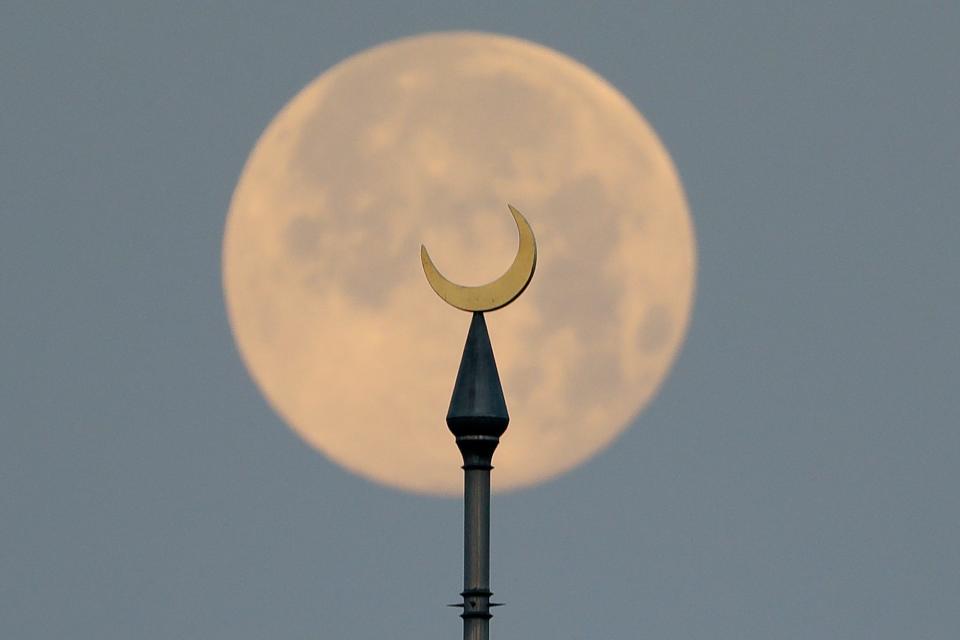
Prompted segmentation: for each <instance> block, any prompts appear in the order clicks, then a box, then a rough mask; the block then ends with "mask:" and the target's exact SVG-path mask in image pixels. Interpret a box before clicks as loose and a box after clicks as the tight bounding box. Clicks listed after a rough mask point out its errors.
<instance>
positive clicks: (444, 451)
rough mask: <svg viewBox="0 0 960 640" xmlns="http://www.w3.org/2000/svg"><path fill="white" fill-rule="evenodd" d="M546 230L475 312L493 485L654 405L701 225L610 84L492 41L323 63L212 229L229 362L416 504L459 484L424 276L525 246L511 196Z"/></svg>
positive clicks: (517, 45)
mask: <svg viewBox="0 0 960 640" xmlns="http://www.w3.org/2000/svg"><path fill="white" fill-rule="evenodd" d="M508 202H510V203H513V204H514V205H516V206H517V208H518V209H520V210H521V211H523V212H524V214H525V215H526V216H527V218H528V219H529V221H530V224H531V225H532V227H533V228H534V229H536V234H537V242H538V262H537V277H536V278H535V279H534V280H533V282H532V283H531V284H530V286H529V288H528V289H527V290H526V292H525V293H524V295H523V296H522V297H520V298H519V299H517V300H516V301H515V302H514V303H513V304H511V305H510V306H508V307H505V308H503V309H500V310H498V311H495V312H493V313H489V314H487V322H488V326H489V328H490V337H491V341H492V343H493V348H494V351H495V354H496V358H497V363H498V367H499V370H500V377H501V380H502V382H503V389H504V395H505V397H506V401H507V406H508V409H509V411H510V416H511V421H510V427H509V428H508V429H507V431H506V433H505V434H504V436H503V437H502V438H501V444H500V447H499V448H498V450H497V454H496V456H495V458H494V464H495V465H496V466H497V471H496V473H495V474H494V483H495V489H496V490H498V491H502V490H511V489H517V488H520V487H525V486H530V485H533V484H536V483H539V482H543V481H545V480H548V479H550V478H553V477H555V476H557V475H558V474H561V473H563V472H564V471H567V470H569V469H572V468H574V467H576V466H577V465H579V464H581V463H584V462H585V461H587V460H589V459H590V458H591V457H592V456H594V455H595V454H596V453H597V452H599V451H601V450H602V449H604V448H605V447H607V446H609V445H610V444H611V443H612V442H613V441H614V440H615V439H616V437H617V436H618V435H619V434H620V433H622V432H623V431H624V430H625V429H626V428H628V427H629V426H630V425H631V424H634V423H635V422H637V420H636V417H637V415H638V414H639V413H640V412H641V410H642V409H643V407H644V406H646V405H647V403H649V401H650V400H651V398H653V396H654V395H655V393H656V391H657V389H658V388H659V387H660V385H661V384H662V382H663V380H664V378H665V377H666V375H667V373H668V372H669V370H670V367H671V365H672V363H673V362H674V360H675V358H676V356H677V353H678V351H679V349H680V347H681V345H682V342H683V338H684V335H685V332H686V328H687V325H688V323H689V318H690V312H691V307H692V303H693V292H694V281H695V272H696V247H695V241H694V231H693V225H692V222H691V218H690V214H689V211H688V208H687V204H686V199H685V196H684V193H683V188H682V185H681V183H680V180H679V177H678V175H677V171H676V169H675V167H674V165H673V162H672V161H671V159H670V156H669V154H668V153H667V151H666V149H665V148H664V146H663V144H662V143H661V142H660V141H659V139H658V138H657V135H656V134H655V133H654V131H653V129H652V128H651V126H650V125H649V124H648V123H647V121H646V120H645V119H644V118H643V116H642V115H640V113H639V112H638V111H637V110H636V108H634V107H633V105H632V104H631V103H630V102H629V101H628V100H627V99H626V98H625V97H624V96H623V95H621V94H620V93H619V92H618V91H617V90H616V89H615V88H614V87H613V86H611V85H610V84H609V83H608V82H606V81H605V80H604V79H603V78H601V77H600V76H598V75H597V74H596V73H594V72H592V71H591V70H590V69H588V68H587V67H585V66H583V65H582V64H580V63H578V62H576V61H575V60H572V59H571V58H569V57H566V56H565V55H563V54H561V53H558V52H556V51H554V50H552V49H549V48H546V47H544V46H541V45H538V44H534V43H531V42H528V41H525V40H521V39H517V38H512V37H505V36H501V35H493V34H484V33H464V32H448V33H435V34H426V35H421V36H416V37H411V38H406V39H402V40H397V41H394V42H389V43H387V44H383V45H380V46H377V47H374V48H372V49H369V50H366V51H363V52H361V53H359V54H357V55H354V56H352V57H350V58H348V59H346V60H344V61H343V62H341V63H339V64H337V65H336V66H334V67H333V68H331V69H329V70H328V71H326V72H325V73H323V74H322V75H320V76H319V77H317V78H316V79H314V80H313V81H312V82H311V83H310V84H308V85H307V86H306V87H305V88H304V89H303V90H302V91H301V92H300V93H299V94H297V95H296V96H295V97H294V98H293V99H292V100H290V101H289V103H287V104H286V106H284V107H283V108H282V109H281V110H280V111H279V113H278V114H277V115H276V117H274V119H273V121H272V122H271V123H270V124H269V126H268V127H267V128H266V130H265V131H264V132H263V133H262V135H261V136H260V138H259V140H258V141H257V143H256V145H255V147H254V148H253V150H252V152H251V153H250V156H249V158H248V160H247V162H246V165H245V167H244V169H243V172H242V175H241V176H240V179H239V181H238V183H237V186H236V189H235V191H234V194H233V199H232V201H231V204H230V209H229V213H228V215H227V221H226V228H225V232H224V238H223V263H222V266H223V287H224V297H225V303H226V307H227V314H228V317H229V322H230V327H231V329H232V332H233V335H234V338H235V340H236V344H237V346H238V349H239V352H240V354H241V357H242V359H243V361H244V363H245V365H246V367H247V369H248V370H249V372H250V375H251V377H252V378H253V380H254V381H255V383H256V385H257V387H259V389H260V391H261V392H262V393H263V395H264V397H265V398H266V399H267V401H268V402H269V404H270V405H271V406H272V407H273V409H274V410H275V411H276V413H277V414H278V415H279V416H280V417H281V418H282V419H283V421H284V422H286V423H287V424H288V425H289V426H290V427H292V429H293V430H294V431H295V432H296V433H297V434H298V435H299V436H300V437H301V438H303V440H305V441H306V442H307V443H309V444H310V445H311V446H313V447H315V448H316V449H318V450H319V451H321V452H323V453H324V454H325V455H326V456H327V457H328V458H329V459H330V460H333V461H334V462H336V463H337V464H339V465H341V466H342V467H344V468H345V469H348V470H349V471H351V472H353V473H356V474H358V475H360V476H362V477H364V478H367V479H369V480H371V481H374V482H377V483H381V484H384V485H388V486H390V487H394V488H398V489H402V490H406V491H412V492H417V493H427V494H443V495H450V494H456V493H459V492H460V491H461V490H462V489H461V488H462V472H461V471H460V468H459V467H460V464H461V461H460V458H459V452H458V451H457V448H456V446H455V444H454V441H453V437H452V436H451V434H450V433H449V431H448V430H447V428H446V425H445V424H444V416H445V414H446V409H447V404H448V403H449V400H450V394H451V391H452V389H453V383H454V379H455V377H456V373H457V367H458V364H459V358H460V352H461V350H462V346H463V341H464V338H465V336H466V331H467V328H468V326H469V322H470V316H469V314H465V313H463V312H461V311H458V310H455V309H452V308H451V307H449V306H448V305H446V304H441V301H440V300H438V299H437V297H436V296H435V295H434V293H433V291H431V289H430V287H429V286H428V285H427V283H426V282H424V278H423V274H422V273H421V265H420V262H419V261H418V260H417V254H418V247H419V245H420V244H421V243H423V244H425V245H426V246H429V247H430V249H431V252H432V254H433V257H434V259H435V260H436V263H437V264H438V265H441V266H442V269H443V271H444V273H445V274H446V275H447V276H449V277H450V279H451V280H453V281H454V282H461V283H468V284H479V283H484V282H489V281H490V280H493V279H494V278H496V277H497V276H499V275H500V274H501V273H502V270H503V265H505V264H510V262H511V260H512V259H513V257H514V255H515V254H516V252H517V247H518V244H517V240H516V236H517V234H516V231H515V229H514V228H513V227H514V225H513V222H512V221H511V220H510V218H509V217H508V216H505V215H503V207H504V206H505V205H506V203H508Z"/></svg>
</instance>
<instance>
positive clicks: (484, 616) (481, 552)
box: [447, 313, 510, 640]
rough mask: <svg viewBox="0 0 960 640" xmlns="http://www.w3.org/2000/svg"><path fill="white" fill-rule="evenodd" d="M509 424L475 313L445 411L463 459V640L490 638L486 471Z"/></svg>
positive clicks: (481, 321)
mask: <svg viewBox="0 0 960 640" xmlns="http://www.w3.org/2000/svg"><path fill="white" fill-rule="evenodd" d="M509 422H510V417H509V416H508V414H507V406H506V403H505V402H504V400H503V390H502V389H501V387H500V376H499V374H498V373H497V365H496V362H495V361H494V358H493V349H492V348H491V347H490V337H489V335H488V334H487V325H486V323H485V322H484V319H483V314H482V313H475V314H473V320H472V321H471V323H470V331H469V332H468V333H467V342H466V345H464V349H463V358H462V359H461V361H460V370H459V371H458V372H457V382H456V384H455V385H454V389H453V397H452V398H451V400H450V410H449V411H448V412H447V426H448V427H449V428H450V431H451V432H453V435H454V436H455V437H456V439H457V447H458V448H459V449H460V453H461V454H462V455H463V592H461V594H460V595H462V596H463V604H462V605H461V606H462V607H463V613H462V614H461V617H462V618H463V640H489V638H490V618H492V617H493V616H492V615H491V613H490V607H491V606H496V605H492V604H491V603H490V596H491V595H493V594H491V592H490V471H491V469H493V466H492V465H491V461H492V460H493V452H494V451H495V450H496V448H497V445H498V444H499V443H500V436H501V435H503V432H504V431H505V430H506V428H507V424H508V423H509Z"/></svg>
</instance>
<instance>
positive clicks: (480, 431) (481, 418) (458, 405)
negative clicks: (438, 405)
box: [447, 313, 510, 438]
mask: <svg viewBox="0 0 960 640" xmlns="http://www.w3.org/2000/svg"><path fill="white" fill-rule="evenodd" d="M509 422H510V416H509V415H508V414H507V403H506V402H505V401H504V399H503V388H502V387H501V386H500V375H499V374H498V373H497V362H496V360H494V358H493V348H492V347H491V346H490V335H489V334H488V333H487V323H486V322H485V321H484V319H483V314H482V313H474V314H473V319H472V320H471V321H470V331H469V332H468V333H467V342H466V344H465V345H464V346H463V357H462V358H461V359H460V370H459V371H458V372H457V382H456V384H454V386H453V397H452V398H450V409H449V410H448V411H447V426H448V427H450V431H452V432H453V435H455V436H457V437H460V436H466V435H477V436H493V437H495V438H499V437H500V436H501V435H503V432H504V431H506V429H507V424H508V423H509Z"/></svg>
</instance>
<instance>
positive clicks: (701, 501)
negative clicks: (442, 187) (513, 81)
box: [0, 0, 960, 640]
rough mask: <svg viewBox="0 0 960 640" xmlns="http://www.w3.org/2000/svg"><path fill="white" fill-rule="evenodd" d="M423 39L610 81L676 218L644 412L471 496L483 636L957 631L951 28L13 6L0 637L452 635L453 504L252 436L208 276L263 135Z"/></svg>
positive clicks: (958, 26)
mask: <svg viewBox="0 0 960 640" xmlns="http://www.w3.org/2000/svg"><path fill="white" fill-rule="evenodd" d="M447 30H458V31H463V30H469V31H480V32H489V33H499V34H504V35H510V36H515V37H519V38H524V39H527V40H530V41H532V42H535V43H539V44H542V45H545V46H547V47H550V48H552V49H555V50H556V51H558V52H561V53H563V54H565V55H567V56H570V57H572V58H574V59H576V60H578V61H580V62H581V63H583V64H584V65H586V66H588V67H589V68H590V69H592V70H593V71H594V72H595V73H597V74H599V75H600V76H602V77H604V78H605V79H606V80H607V81H609V82H610V83H612V84H613V85H614V86H615V87H616V88H617V89H618V90H619V91H620V92H621V93H622V94H623V95H624V96H626V97H627V98H628V99H629V100H630V101H632V103H633V104H634V106H635V107H636V108H637V109H639V111H640V112H642V113H643V115H644V116H645V117H646V119H647V120H648V121H649V123H650V124H651V125H652V126H653V128H654V129H655V130H656V132H657V135H658V136H659V138H660V140H661V141H662V142H663V144H664V146H665V147H666V148H667V149H668V151H669V153H670V155H671V157H672V159H673V162H674V164H675V165H676V169H677V171H678V172H679V175H680V178H681V180H682V183H683V188H684V190H685V193H686V197H687V201H688V204H689V208H690V214H691V216H692V219H693V223H694V226H695V231H696V252H697V275H696V292H695V294H694V302H693V311H692V316H691V320H690V325H689V328H688V330H687V337H686V340H685V342H684V344H683V346H682V349H681V351H680V353H679V357H678V358H677V359H676V361H675V363H674V365H673V367H672V370H671V371H670V374H669V375H668V376H667V378H666V380H665V382H664V383H663V385H662V388H661V389H660V392H659V393H658V394H657V395H656V397H655V398H654V400H653V401H652V403H651V404H650V405H649V406H648V407H647V408H646V409H645V410H644V411H643V412H642V413H641V414H640V415H639V416H638V417H637V418H636V419H635V420H634V421H633V424H632V426H631V427H630V428H629V429H627V430H626V431H625V432H624V433H623V434H622V435H621V436H620V437H619V438H618V439H616V440H615V441H614V442H613V443H612V445H611V446H610V447H609V448H607V449H605V450H603V451H601V452H600V453H599V455H597V456H596V457H594V458H592V459H590V460H588V461H587V462H586V463H585V464H583V465H582V466H579V467H577V468H575V469H574V470H573V471H571V472H569V473H567V474H564V475H562V476H560V477H558V478H555V479H552V480H549V481H547V482H545V483H543V484H539V485H536V486H533V487H528V488H523V489H520V490H517V491H514V492H509V493H501V494H496V495H495V496H494V499H493V532H492V588H493V591H494V593H495V596H494V600H495V601H499V602H506V603H507V606H505V607H501V608H498V609H495V610H494V614H495V617H494V618H493V621H492V623H491V637H493V638H528V639H530V640H541V639H543V640H546V639H548V638H549V639H551V640H552V639H555V638H570V639H580V638H584V639H585V638H590V639H603V638H657V639H662V640H666V639H673V638H676V639H681V638H682V639H684V640H687V639H690V638H721V639H730V640H743V639H750V640H753V639H756V640H769V639H771V638H776V639H781V638H782V639H797V640H801V639H802V640H809V639H811V638H843V639H845V640H846V639H863V640H887V639H889V640H894V639H896V640H902V639H904V638H917V639H923V640H928V639H936V640H940V639H943V640H952V639H953V638H955V637H956V634H957V629H960V605H958V603H960V545H958V543H957V541H958V540H960V491H958V487H960V463H958V456H960V397H958V393H957V391H958V384H957V383H958V379H960V375H958V362H960V339H958V332H957V327H958V326H960V258H958V256H957V253H956V252H957V245H958V244H960V217H958V202H960V82H958V71H960V5H958V4H956V3H893V2H846V3H839V4H834V3H819V2H813V3H773V2H766V3H746V2H730V3H716V4H713V3H697V4H691V3H668V2H650V3H643V2H637V3H626V2H623V3H605V4H603V3H601V4H599V5H597V6H589V5H588V3H573V2H562V3H561V2H557V3H549V4H548V3H542V4H541V3H514V4H513V5H512V6H511V7H509V8H508V7H506V6H493V5H488V6H479V5H474V4H467V3H450V2H419V3H416V4H404V3H339V4H335V3H316V2H312V3H311V2H272V3H260V4H252V3H230V4H227V3H136V2H134V3H131V2H113V3H109V2H89V3H68V2H60V3H39V2H19V1H13V0H8V1H7V2H5V3H4V5H3V7H2V8H0V95H2V102H0V150H2V151H0V636H2V637H3V638H11V639H21V638H23V639H34V638H36V639H43V640H46V639H53V638H64V637H69V638H90V639H96V640H113V639H117V640H120V639H123V640H127V639H129V638H138V639H141V638H142V639H157V640H160V639H163V640H168V639H173V638H176V639H181V638H183V639H194V638H195V639H198V640H199V639H204V640H209V639H214V638H224V639H231V640H246V639H250V640H253V639H260V638H272V639H273V638H276V639H285V638H290V639H294V638H297V639H299V638H338V639H339V638H375V637H381V638H419V639H426V640H440V639H441V638H451V637H459V635H460V633H461V631H460V626H461V621H460V619H459V618H458V617H457V613H458V611H457V610H455V609H450V608H447V607H446V606H445V605H446V604H448V603H453V602H456V601H457V600H458V599H459V596H458V593H459V591H460V590H461V584H462V573H461V572H462V555H461V554H462V549H461V545H462V529H461V527H462V520H461V517H462V515H461V502H460V499H458V498H444V497H433V496H426V495H418V494H412V493H407V492H404V491H401V490H398V489H395V488H390V487H386V486H382V485H380V484H375V483H372V482H370V481H369V480H366V479H364V478H362V477H359V476H356V475H353V474H351V473H350V472H348V471H347V470H345V469H344V468H343V467H341V466H339V465H337V464H335V463H334V462H331V461H330V460H329V459H327V458H326V457H324V456H323V455H322V454H321V453H319V452H317V451H316V450H314V449H312V448H311V447H309V446H307V445H306V444H305V443H304V442H303V440H301V439H300V438H298V437H297V435H295V434H294V432H293V431H291V430H290V429H289V428H287V426H286V425H285V424H284V422H283V421H282V420H281V418H280V417H279V416H278V415H277V414H276V413H275V412H274V411H273V409H271V407H270V405H269V404H268V402H267V401H266V400H265V399H264V397H263V395H262V394H261V392H260V390H259V389H258V387H257V385H256V384H255V383H254V381H253V380H252V379H251V376H250V374H249V372H248V371H247V369H246V368H245V366H244V362H243V361H242V359H241V355H240V353H239V352H238V349H237V346H236V345H235V342H234V338H233V336H232V335H231V330H230V325H229V322H228V317H227V311H226V308H225V300H224V293H223V290H222V280H221V259H222V253H221V252H222V245H223V235H224V228H225V224H226V217H227V212H228V209H229V207H230V199H231V195H232V194H233V191H234V188H235V186H236V185H237V182H238V179H239V176H240V173H241V170H242V169H243V166H244V163H245V162H246V160H247V157H248V155H249V154H250V151H251V149H252V148H253V146H254V144H255V143H256V141H257V139H258V138H259V136H260V134H261V133H262V132H263V130H264V128H265V127H266V126H267V125H268V124H269V123H270V121H271V120H272V119H273V118H274V116H275V114H276V113H277V112H278V110H280V109H281V108H282V107H283V106H284V105H285V104H286V103H287V102H288V101H289V100H290V99H291V98H292V97H293V96H295V95H296V94H297V93H298V92H299V91H300V90H301V89H302V88H303V87H304V86H306V85H307V84H308V83H309V82H311V81H312V80H313V79H314V78H315V77H317V76H318V75H319V74H321V73H323V72H324V71H326V70H327V69H329V68H330V67H331V66H333V65H335V64H336V63H338V62H340V61H342V60H344V59H345V58H348V57H349V56H351V55H354V54H356V53H359V52H361V51H363V50H365V49H367V48H369V47H372V46H375V45H377V44H381V43H384V42H387V41H391V40H394V39H397V38H401V37H407V36H414V35H418V34H423V33H428V32H435V31H447ZM564 133H565V132H564V131H557V136H563V135H564ZM505 204H506V203H504V205H505ZM503 211H504V212H505V211H506V209H505V208H504V209H503ZM503 215H504V216H505V219H506V220H507V222H506V223H507V224H509V223H510V222H509V219H508V218H507V216H506V213H504V214H503ZM531 220H532V221H534V222H535V217H534V216H533V215H531ZM534 227H535V228H536V224H534ZM418 250H419V247H418V246H417V247H415V249H414V251H413V253H412V254H411V260H412V261H414V264H416V263H417V261H418V260H419V254H418V253H417V251H418ZM434 251H435V250H434V247H433V246H431V252H434ZM546 269H547V267H544V270H543V271H540V267H538V276H542V275H544V274H546V273H547V271H546ZM537 284H538V283H537V282H536V281H535V283H534V285H531V287H534V286H536V285H537ZM423 286H424V288H425V290H426V287H427V285H426V283H425V282H424V284H423ZM544 286H546V285H544ZM431 302H432V303H434V305H442V303H441V302H440V301H439V300H435V299H434V300H431ZM515 304H516V305H521V304H523V298H522V297H521V298H520V300H519V301H518V302H517V303H515ZM571 304H572V306H574V307H575V306H576V301H572V303H571ZM430 312H431V313H432V312H433V310H431V311H430ZM508 312H509V309H508V310H504V311H503V312H502V313H504V314H506V313H508ZM444 313H447V314H448V316H449V318H450V319H451V322H453V323H457V322H459V323H460V325H457V326H458V327H460V328H457V331H456V332H457V333H461V332H465V329H466V316H465V315H464V314H460V315H459V316H458V315H456V314H454V313H453V312H452V311H449V310H445V311H444ZM498 313H500V312H498ZM461 325H462V327H461ZM491 327H492V334H493V339H494V347H495V348H496V331H495V325H493V324H491ZM449 346H450V349H451V350H452V351H454V352H457V351H458V350H459V349H460V348H461V346H462V342H461V343H457V342H454V343H452V344H450V345H449ZM404 375H415V372H405V373H404ZM363 382H364V381H363V380H362V379H358V380H357V384H358V385H362V384H363ZM450 382H451V385H452V382H453V380H452V379H451V381H450ZM504 391H505V394H506V397H507V402H508V404H509V402H510V388H505V390H504ZM436 426H437V429H438V430H443V431H444V432H445V430H446V427H445V425H444V424H443V416H442V415H438V416H437V423H436ZM383 428H384V429H389V428H390V425H389V424H385V425H383ZM510 428H511V429H519V428H522V426H521V425H518V424H512V425H511V427H510ZM509 433H510V432H509V431H508V435H507V436H505V437H509ZM450 447H451V449H453V448H454V444H453V440H452V438H451V439H450ZM494 464H495V465H496V464H497V459H496V458H495V459H494ZM496 474H497V471H494V484H495V485H496V477H497V476H496Z"/></svg>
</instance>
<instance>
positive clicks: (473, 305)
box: [420, 204, 537, 312]
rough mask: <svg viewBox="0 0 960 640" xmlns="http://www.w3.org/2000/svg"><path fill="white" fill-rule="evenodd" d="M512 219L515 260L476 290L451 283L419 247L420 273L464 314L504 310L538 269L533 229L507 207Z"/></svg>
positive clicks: (424, 249) (515, 211) (518, 213)
mask: <svg viewBox="0 0 960 640" xmlns="http://www.w3.org/2000/svg"><path fill="white" fill-rule="evenodd" d="M507 206H508V207H509V208H510V213H512V214H513V219H514V221H515V222H516V223H517V232H518V233H519V234H520V246H519V248H518V249H517V257H515V258H514V259H513V264H511V265H510V268H509V269H507V271H506V272H505V273H504V274H503V275H502V276H500V277H499V278H497V279H496V280H494V281H493V282H490V283H487V284H483V285H480V286H479V287H464V286H462V285H459V284H456V283H453V282H450V281H449V280H447V279H446V278H445V277H444V276H443V274H442V273H440V272H439V271H438V270H437V268H436V267H435V266H434V264H433V260H431V259H430V254H429V253H427V248H426V247H425V246H423V245H420V262H422V263H423V273H424V274H426V276H427V282H429V283H430V286H431V287H432V288H433V290H434V291H436V293H437V295H438V296H440V297H441V298H443V299H444V300H445V301H446V302H447V303H448V304H450V305H452V306H454V307H456V308H457V309H462V310H464V311H481V312H482V311H493V310H494V309H499V308H501V307H505V306H507V305H508V304H510V303H511V302H513V301H514V300H516V299H517V296H519V295H520V294H521V293H523V291H524V289H526V288H527V285H528V284H530V279H531V278H533V272H534V270H535V269H536V268H537V239H536V238H534V237H533V229H531V228H530V224H529V223H528V222H527V219H526V218H524V217H523V214H522V213H520V212H519V211H517V210H516V209H514V208H513V205H510V204H508V205H507Z"/></svg>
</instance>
